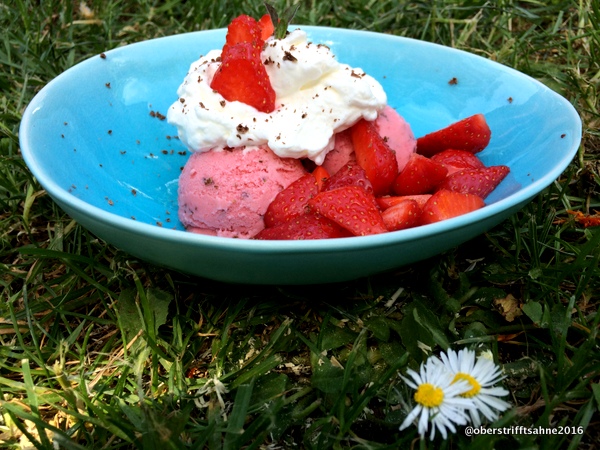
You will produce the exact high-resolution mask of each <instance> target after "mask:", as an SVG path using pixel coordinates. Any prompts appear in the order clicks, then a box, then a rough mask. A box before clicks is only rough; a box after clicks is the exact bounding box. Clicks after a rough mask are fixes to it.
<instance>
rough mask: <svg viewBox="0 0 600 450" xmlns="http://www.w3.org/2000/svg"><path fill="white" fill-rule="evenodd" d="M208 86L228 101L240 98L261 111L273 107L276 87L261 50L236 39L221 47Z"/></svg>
mask: <svg viewBox="0 0 600 450" xmlns="http://www.w3.org/2000/svg"><path fill="white" fill-rule="evenodd" d="M210 87H211V88H213V89H214V90H216V91H217V92H218V93H219V94H221V95H222V96H223V98H225V100H228V101H236V100H237V101H240V102H243V103H246V104H247V105H250V106H253V107H254V108H256V109H257V110H259V111H262V112H271V111H273V110H274V109H275V91H274V90H273V87H272V86H271V81H270V80H269V75H268V74H267V71H266V69H265V66H264V65H263V63H262V61H261V60H260V51H259V50H257V49H256V48H254V47H253V46H252V44H250V43H248V42H239V43H237V44H234V45H231V46H230V47H228V48H227V49H225V50H224V51H223V54H222V56H221V66H220V67H219V68H218V69H217V71H216V73H215V75H214V77H213V79H212V82H211V84H210Z"/></svg>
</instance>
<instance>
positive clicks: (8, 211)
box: [0, 0, 600, 449]
mask: <svg viewBox="0 0 600 450" xmlns="http://www.w3.org/2000/svg"><path fill="white" fill-rule="evenodd" d="M290 4H291V2H289V1H288V2H277V3H276V6H278V7H280V8H281V7H286V6H289V5H290ZM264 12H265V10H264V7H263V5H262V3H261V2H258V1H248V2H242V1H230V2H227V3H222V2H214V1H210V2H209V1H205V0H199V1H187V2H179V1H167V2H149V1H142V2H132V1H115V0H110V1H88V2H87V3H81V4H80V3H78V2H60V1H57V0H50V1H41V2H33V1H28V0H17V1H15V2H13V3H12V4H10V5H9V4H8V3H2V4H0V29H1V30H3V31H2V34H1V36H2V38H1V39H2V41H1V42H0V89H1V97H0V205H1V209H0V223H1V227H0V231H1V234H0V236H1V238H0V245H1V259H0V283H1V284H0V289H1V290H2V299H1V301H0V343H1V347H0V414H1V415H0V447H1V448H43V449H52V448H55V446H60V448H66V449H80V448H81V449H83V448H86V449H101V448H102V449H117V448H140V449H153V448H156V449H178V448H190V449H194V448H195V449H200V448H210V449H221V448H223V449H235V448H272V449H275V448H314V449H327V448H361V449H396V448H410V447H411V446H414V447H415V448H417V447H419V446H420V447H421V448H492V447H493V446H502V447H506V446H509V445H510V446H512V448H552V449H559V448H573V449H574V448H584V449H588V448H589V449H591V448H595V446H596V445H597V442H598V441H600V426H599V423H598V420H599V418H598V408H599V405H600V385H599V381H600V376H599V375H600V358H599V356H600V350H599V348H598V343H599V342H598V334H597V333H598V321H599V316H598V314H597V310H598V301H599V293H600V282H599V267H598V261H599V258H600V249H599V247H600V246H599V244H600V230H599V229H598V227H588V228H586V227H584V224H585V223H584V222H583V221H580V220H577V216H575V215H574V213H573V212H576V211H578V212H580V213H582V214H584V215H588V214H592V215H593V214H595V210H600V200H599V198H600V195H599V192H600V164H599V162H598V155H599V152H600V137H599V135H598V134H599V133H598V129H599V115H598V104H599V103H598V99H597V96H598V88H599V84H600V31H599V24H600V6H599V5H598V2H597V1H595V0H594V1H592V0H587V1H584V0H581V1H556V0H555V1H546V2H538V1H520V2H517V1H511V0H501V1H496V2H484V1H478V0H472V1H467V0H461V1H443V0H433V1H426V2H425V1H415V2H398V1H391V0H380V1H369V2H367V1H356V0H354V1H353V0H350V1H343V2H340V1H331V2H315V1H304V2H302V3H301V7H300V9H299V11H298V13H297V15H296V19H295V21H294V22H295V23H298V24H308V25H324V26H334V27H346V28H356V29H364V30H371V31H378V32H384V33H391V34H395V35H399V36H408V37H412V38H417V39H423V40H426V41H431V42H436V43H440V44H444V45H448V46H452V47H456V48H460V49H464V50H467V51H470V52H473V53H475V54H478V55H481V56H483V57H486V58H489V59H492V60H495V61H498V62H500V63H502V64H505V65H508V66H510V67H513V68H515V69H517V70H519V71H522V72H524V73H526V74H528V75H530V76H532V77H534V78H536V79H538V80H540V81H542V82H543V83H545V84H546V85H548V86H549V87H551V88H552V89H554V90H556V91H557V92H558V93H560V94H561V95H563V96H565V97H566V98H567V99H569V100H570V101H571V102H572V104H573V105H574V106H575V108H576V109H577V110H578V112H579V113H580V115H581V118H582V121H583V141H582V145H581V147H580V150H579V152H578V155H577V157H576V158H575V159H574V161H573V162H572V164H571V165H570V166H569V168H568V169H567V170H566V171H565V173H564V174H563V175H562V176H561V177H560V178H559V179H558V180H557V182H556V183H554V184H553V185H552V186H550V187H549V188H548V189H546V190H545V191H544V192H543V193H542V194H541V195H539V196H538V197H537V198H536V199H534V201H533V202H532V203H531V204H530V205H528V206H527V207H525V208H524V209H523V210H522V211H521V212H519V213H518V214H515V215H514V216H513V217H511V218H509V219H508V220H506V221H505V222H503V223H502V224H500V225H498V226H497V227H495V228H494V229H492V230H490V231H489V232H488V233H486V234H485V235H482V236H479V237H476V238H474V239H473V240H472V241H470V242H468V243H465V244H464V245H462V246H460V247H458V248H456V249H452V250H450V251H447V252H445V253H444V254H442V255H440V256H439V257H436V258H431V259H430V260H426V261H423V262H420V263H418V264H415V265H413V266H411V267H404V268H398V270H396V271H392V272H390V273H386V274H381V275H377V276H373V277H370V278H366V279H360V280H356V281H353V282H348V283H343V284H331V285H320V286H300V287H291V286H245V285H230V284H224V283H219V282H215V281H210V280H205V279H199V278H194V277H189V276H186V275H184V274H181V273H177V272H174V271H170V270H165V269H162V268H159V267H156V266H152V265H149V264H147V263H144V262H143V261H139V260H136V259H135V258H133V257H131V256H130V255H127V254H125V253H123V252H121V251H119V250H118V249H116V248H114V247H112V246H110V245H107V244H106V243H104V242H102V241H101V240H99V239H98V238H96V237H95V236H93V235H91V234H90V233H89V232H87V231H86V230H85V229H83V228H82V227H80V226H79V225H78V224H77V223H75V222H74V221H73V220H71V219H70V218H69V217H68V216H66V215H65V214H64V213H63V212H62V211H61V210H60V209H59V208H58V207H57V206H56V205H55V204H54V203H53V202H52V201H51V200H50V198H49V197H48V196H47V195H46V193H45V191H44V190H43V189H42V188H41V187H40V186H39V184H38V183H37V182H36V180H35V179H34V178H33V177H32V175H31V174H30V173H29V171H28V170H27V168H26V166H25V164H24V162H23V160H22V158H21V155H20V151H19V141H18V128H19V123H20V119H21V116H22V113H23V110H24V108H25V107H26V105H27V103H28V102H29V101H30V100H31V98H32V97H33V96H34V95H35V94H36V92H38V91H39V89H40V88H41V87H43V86H44V85H45V84H46V83H47V82H48V81H50V80H51V79H52V78H54V77H55V76H57V75H59V74H60V73H61V72H63V71H64V70H66V69H67V68H69V67H71V66H73V65H74V64H77V63H78V62H80V61H82V60H84V59H86V58H88V57H90V56H93V55H96V54H99V53H101V52H103V51H105V50H109V49H111V48H115V47H118V46H121V45H126V44H130V43H134V42H139V41H142V40H146V39H151V38H156V37H160V36H167V35H172V34H176V33H184V32H188V31H194V30H203V29H210V28H218V27H224V26H226V25H227V23H228V22H229V21H230V20H231V19H232V18H233V17H235V16H236V15H238V14H240V13H246V14H249V15H253V16H255V17H259V16H261V15H262V14H264ZM569 211H572V212H571V213H569ZM450 346H451V348H455V349H458V348H461V347H464V346H468V347H470V348H475V349H477V350H478V351H480V350H490V351H491V352H492V353H493V355H494V357H495V359H496V361H497V362H498V363H499V364H501V365H502V367H503V370H504V371H505V374H506V375H507V378H506V379H505V380H504V386H505V387H506V388H507V389H509V391H510V398H509V401H510V402H511V403H512V404H513V405H514V408H512V409H511V410H510V411H508V412H507V413H506V414H504V415H503V417H501V418H500V419H499V420H498V421H497V422H496V423H495V424H494V426H511V425H512V426H516V425H523V426H526V427H529V426H541V427H554V428H556V427H558V426H569V427H575V428H578V427H581V428H580V429H581V430H583V434H575V435H573V434H571V435H550V436H531V435H530V436H527V435H511V436H479V437H473V438H467V437H465V436H464V435H463V433H462V431H461V430H459V432H458V433H457V434H455V435H453V436H451V437H450V438H449V440H448V441H441V440H439V439H438V440H436V441H435V442H433V443H430V442H428V441H423V442H419V441H418V436H417V435H416V431H415V428H414V427H411V428H409V429H407V430H405V431H404V432H402V433H401V432H399V431H398V426H399V424H400V423H401V422H402V420H403V418H404V417H405V415H406V411H407V410H406V402H409V401H410V392H409V390H408V389H407V388H406V387H405V385H404V383H403V382H402V380H401V379H400V378H399V376H398V375H399V373H403V372H404V371H405V370H406V368H407V367H413V368H415V367H417V366H418V364H419V363H420V362H421V361H422V360H423V359H425V358H426V356H427V354H428V353H430V352H433V353H436V352H439V351H440V350H443V349H446V348H448V347H450ZM28 446H29V447H28Z"/></svg>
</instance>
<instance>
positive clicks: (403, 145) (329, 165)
mask: <svg viewBox="0 0 600 450" xmlns="http://www.w3.org/2000/svg"><path fill="white" fill-rule="evenodd" d="M375 128H377V131H378V132H379V134H380V135H381V136H383V137H384V138H386V139H387V144H388V145H389V147H390V148H391V149H392V150H394V151H395V152H396V161H398V171H402V169H404V166H406V163H407V162H408V159H409V158H410V155H411V154H413V153H414V152H415V151H416V149H417V140H416V139H415V136H414V134H413V132H412V130H411V129H410V125H409V124H408V123H407V122H406V121H405V120H404V119H403V118H402V116H400V115H399V114H398V113H397V112H396V110H395V109H394V108H392V107H391V106H386V107H385V108H384V109H383V111H381V112H380V113H379V116H378V117H377V119H375ZM354 159H355V158H354V146H353V145H352V140H351V139H350V136H349V134H348V133H347V132H341V133H338V134H336V135H335V147H334V149H333V150H331V151H330V152H329V153H328V154H327V156H326V157H325V161H323V167H324V168H325V169H326V170H327V172H329V174H331V175H333V174H334V173H336V172H337V171H338V170H339V169H340V168H341V167H342V166H343V165H344V164H346V163H347V162H348V161H352V160H354Z"/></svg>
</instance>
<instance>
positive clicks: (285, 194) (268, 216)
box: [264, 173, 319, 228]
mask: <svg viewBox="0 0 600 450" xmlns="http://www.w3.org/2000/svg"><path fill="white" fill-rule="evenodd" d="M318 192H319V191H318V187H317V180H316V179H315V177H314V176H313V175H312V174H310V173H307V174H306V175H304V176H302V177H300V178H298V179H297V180H296V181H294V182H293V183H292V184H290V185H289V186H288V187H287V188H285V189H284V190H283V191H281V192H279V193H278V194H277V195H276V196H275V198H274V199H273V201H272V202H271V204H270V205H269V206H268V207H267V212H266V213H265V217H264V221H265V227H267V228H269V227H273V226H275V225H277V224H280V223H283V222H287V221H289V220H290V219H291V218H293V217H296V216H299V215H302V214H304V213H305V212H306V210H307V202H308V200H309V199H311V198H313V197H314V196H315V195H317V193H318Z"/></svg>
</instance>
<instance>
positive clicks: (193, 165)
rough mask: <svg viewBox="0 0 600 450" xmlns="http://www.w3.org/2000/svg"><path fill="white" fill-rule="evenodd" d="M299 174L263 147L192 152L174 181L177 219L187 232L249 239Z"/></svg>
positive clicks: (291, 162)
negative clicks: (284, 190)
mask: <svg viewBox="0 0 600 450" xmlns="http://www.w3.org/2000/svg"><path fill="white" fill-rule="evenodd" d="M305 173H306V171H305V169H304V167H303V166H302V163H301V162H300V161H299V160H297V159H290V158H279V157H278V156H276V155H275V154H274V153H273V152H272V151H271V150H269V148H267V147H265V146H261V147H238V148H235V149H231V150H230V149H215V150H212V151H210V152H204V153H193V154H192V156H191V157H190V159H189V160H188V162H187V163H186V165H185V167H184V169H183V171H182V173H181V176H180V178H179V190H178V202H179V220H180V221H181V223H182V224H183V225H184V226H185V227H186V228H187V229H188V231H193V232H197V233H201V234H209V235H214V236H222V237H237V238H245V239H248V238H251V237H253V236H254V235H256V234H257V233H258V232H259V231H261V230H262V229H263V228H264V226H265V225H264V220H263V216H264V214H265V212H266V210H267V207H268V206H269V204H270V203H271V201H272V200H273V199H274V198H275V196H276V195H277V193H278V192H280V191H281V190H283V189H285V188H286V187H287V186H288V185H290V184H291V183H292V182H294V181H295V180H297V179H298V178H300V177H301V176H303V175H304V174H305Z"/></svg>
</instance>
